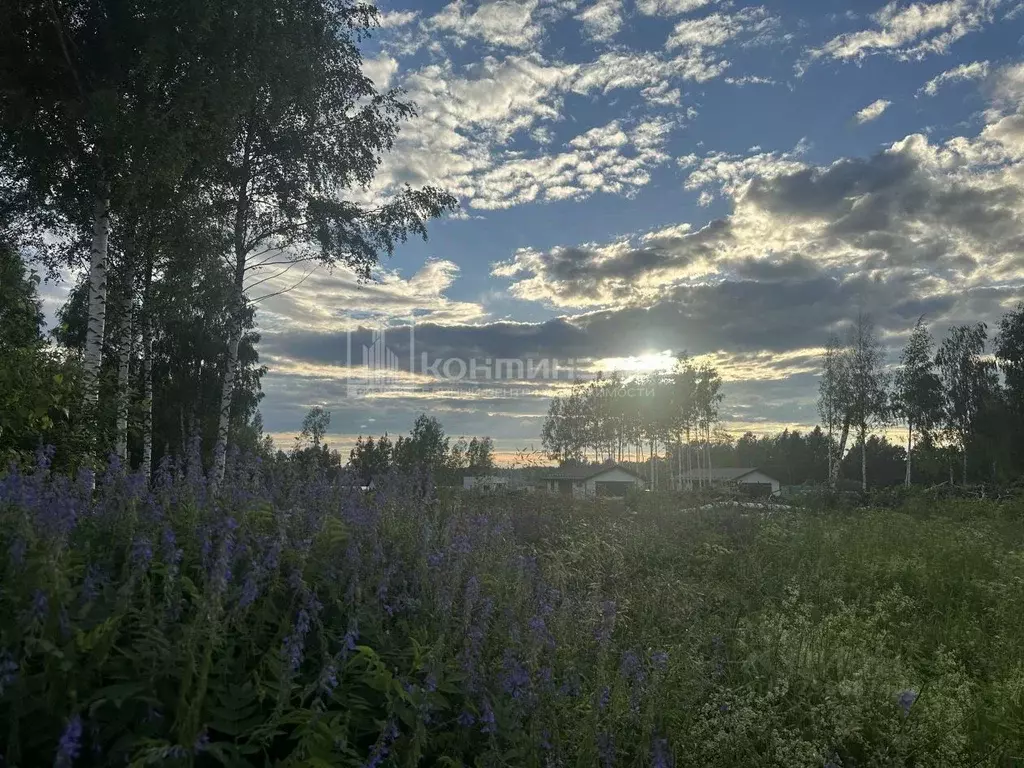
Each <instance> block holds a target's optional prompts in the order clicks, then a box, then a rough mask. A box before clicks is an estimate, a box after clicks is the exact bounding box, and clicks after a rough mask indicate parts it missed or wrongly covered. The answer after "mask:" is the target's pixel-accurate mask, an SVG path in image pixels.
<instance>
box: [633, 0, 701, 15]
mask: <svg viewBox="0 0 1024 768" xmlns="http://www.w3.org/2000/svg"><path fill="white" fill-rule="evenodd" d="M717 1H718V0H637V3H636V9H637V10H638V11H640V13H642V14H645V15H647V16H678V15H680V14H683V13H689V12H690V11H695V10H697V9H698V8H703V7H704V6H705V5H710V4H711V3H714V2H717Z"/></svg>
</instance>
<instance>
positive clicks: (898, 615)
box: [0, 462, 1024, 767]
mask: <svg viewBox="0 0 1024 768" xmlns="http://www.w3.org/2000/svg"><path fill="white" fill-rule="evenodd" d="M44 463H45V462H44ZM291 472H292V470H279V469H272V468H271V469H267V468H261V467H259V466H257V465H254V464H253V465H248V464H236V466H235V467H234V469H233V472H232V476H231V478H230V481H229V482H228V484H227V490H226V491H225V493H224V494H223V495H222V496H221V497H220V498H218V499H217V500H213V499H210V498H209V497H208V496H207V494H206V489H205V485H204V483H203V481H202V478H201V476H200V475H198V473H188V472H186V471H180V472H179V471H176V470H174V468H169V467H168V468H165V470H164V471H163V472H162V473H161V475H160V476H159V477H158V478H157V481H156V483H155V486H154V488H153V490H152V491H148V490H146V488H145V484H144V483H143V482H142V481H141V480H140V479H139V478H133V477H131V476H124V475H121V474H119V473H117V472H116V471H112V472H110V473H108V474H107V476H105V477H102V478H99V480H98V482H97V492H96V494H95V496H93V494H92V492H91V490H90V489H91V485H92V484H91V480H90V478H89V477H87V476H82V477H79V478H76V479H74V480H71V479H65V478H59V477H50V476H49V475H48V474H47V472H46V471H45V470H44V469H41V470H38V471H36V472H35V473H32V474H28V475H20V474H17V473H9V474H8V475H7V476H6V477H3V478H0V543H2V550H0V557H2V558H3V560H2V576H3V585H2V590H0V622H2V624H0V755H3V756H4V761H2V764H4V765H7V766H38V765H49V764H57V765H115V764H116V765H125V764H130V765H145V764H151V765H189V764H194V765H217V764H224V765H311V766H318V765H319V766H326V765H341V766H363V765H368V766H391V765H394V766H412V765H424V766H428V765H449V766H452V765H481V766H498V765H507V766H559V765H562V766H592V765H602V766H612V765H615V766H668V765H675V766H737V765H756V766H832V767H835V766H974V765H978V766H987V765H991V766H1009V765H1019V764H1024V508H1022V507H1021V506H1019V505H1014V504H1001V505H1000V504H995V503H985V502H954V501H950V502H943V503H941V504H936V503H934V502H929V501H927V500H925V499H920V500H914V499H911V500H910V501H908V502H906V503H905V504H904V505H903V507H902V508H900V509H898V510H891V509H889V510H881V509H877V510H874V509H858V510H846V511H842V510H831V511H821V510H817V509H815V508H814V507H810V508H799V509H792V510H789V511H775V512H772V513H770V514H766V513H763V512H758V511H755V510H749V509H743V510H737V509H716V510H711V511H701V512H693V511H686V510H684V509H683V508H682V507H683V506H684V505H685V504H686V503H687V500H686V499H683V498H668V497H659V496H655V495H650V494H645V495H643V496H641V497H637V498H636V499H633V500H631V501H627V502H622V501H619V502H614V501H608V502H603V503H602V502H568V501H566V500H564V499H561V498H548V497H539V496H517V497H502V496H468V495H463V494H441V498H440V500H436V501H433V502H425V501H422V500H417V498H418V497H417V495H416V491H417V490H418V488H419V484H417V483H412V482H410V481H408V480H404V479H401V478H391V479H390V480H389V481H387V482H384V483H382V488H383V490H381V491H380V492H378V493H376V494H374V495H362V494H351V493H350V492H348V491H347V490H345V489H342V488H338V487H333V486H331V485H330V484H329V483H328V482H326V481H325V480H322V479H317V478H313V477H300V476H297V475H294V474H291Z"/></svg>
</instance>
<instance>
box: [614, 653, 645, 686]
mask: <svg viewBox="0 0 1024 768" xmlns="http://www.w3.org/2000/svg"><path fill="white" fill-rule="evenodd" d="M619 674H620V675H622V677H624V678H625V679H627V680H630V681H631V682H634V683H637V684H639V683H642V682H643V681H644V680H645V679H646V678H647V673H646V672H645V671H644V668H643V664H642V663H641V661H640V657H639V656H637V654H636V651H626V652H625V653H623V654H622V661H621V663H620V665H619Z"/></svg>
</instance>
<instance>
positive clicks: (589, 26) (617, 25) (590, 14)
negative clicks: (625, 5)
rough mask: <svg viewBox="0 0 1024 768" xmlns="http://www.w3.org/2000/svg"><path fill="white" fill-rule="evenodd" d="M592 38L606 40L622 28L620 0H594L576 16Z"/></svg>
mask: <svg viewBox="0 0 1024 768" xmlns="http://www.w3.org/2000/svg"><path fill="white" fill-rule="evenodd" d="M576 18H577V19H579V20H580V21H581V22H583V31H584V33H585V34H586V36H587V37H589V38H591V39H592V40H600V41H606V40H610V39H611V38H613V37H615V35H617V34H618V32H619V30H620V29H621V28H622V0H595V2H593V3H592V4H591V5H589V6H588V7H587V8H585V9H584V10H583V11H582V12H581V13H580V14H578V15H577V16H576Z"/></svg>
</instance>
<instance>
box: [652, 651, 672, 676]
mask: <svg viewBox="0 0 1024 768" xmlns="http://www.w3.org/2000/svg"><path fill="white" fill-rule="evenodd" d="M651 663H652V664H653V665H654V668H655V669H657V670H658V671H659V672H664V671H665V667H666V666H668V654H667V653H666V652H665V651H655V652H654V653H652V654H651Z"/></svg>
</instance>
